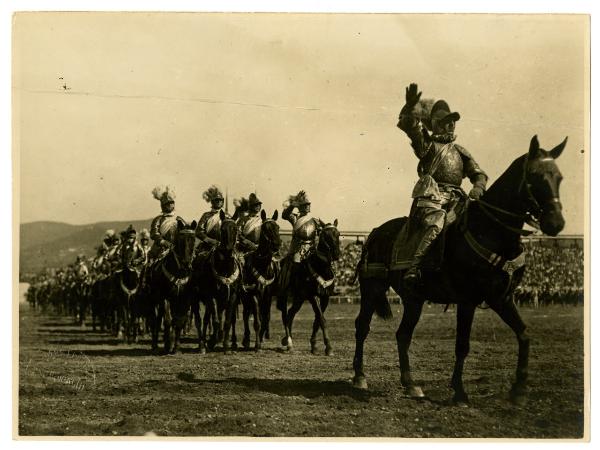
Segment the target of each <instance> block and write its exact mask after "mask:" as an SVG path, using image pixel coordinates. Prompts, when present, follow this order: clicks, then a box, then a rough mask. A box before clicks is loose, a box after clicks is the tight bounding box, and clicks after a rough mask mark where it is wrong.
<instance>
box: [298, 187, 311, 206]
mask: <svg viewBox="0 0 600 450" xmlns="http://www.w3.org/2000/svg"><path fill="white" fill-rule="evenodd" d="M295 203H296V205H298V206H302V205H310V199H309V198H308V195H306V192H304V191H300V192H298V195H296V202H295Z"/></svg>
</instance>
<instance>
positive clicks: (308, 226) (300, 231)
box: [294, 216, 317, 241]
mask: <svg viewBox="0 0 600 450" xmlns="http://www.w3.org/2000/svg"><path fill="white" fill-rule="evenodd" d="M305 217H306V216H304V217H300V218H298V221H297V222H296V224H295V225H294V237H295V238H296V239H298V240H301V241H310V240H313V239H314V238H315V237H316V235H317V225H316V223H315V220H314V219H313V218H312V217H310V218H307V220H302V219H304V218H305Z"/></svg>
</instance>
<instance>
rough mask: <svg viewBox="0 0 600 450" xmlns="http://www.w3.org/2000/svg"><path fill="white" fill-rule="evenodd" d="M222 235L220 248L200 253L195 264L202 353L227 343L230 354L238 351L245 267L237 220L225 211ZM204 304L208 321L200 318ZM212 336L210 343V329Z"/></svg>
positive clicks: (196, 317) (194, 302)
mask: <svg viewBox="0 0 600 450" xmlns="http://www.w3.org/2000/svg"><path fill="white" fill-rule="evenodd" d="M219 215H220V219H221V235H220V240H219V245H217V246H216V247H214V248H213V249H211V250H209V251H207V252H202V253H199V254H198V256H197V257H196V259H195V260H194V270H193V276H192V284H191V285H190V288H189V289H190V290H191V292H192V294H191V295H192V296H193V300H192V305H191V306H192V313H193V315H194V322H195V324H196V329H197V331H198V348H199V350H200V352H201V353H204V352H206V347H207V346H208V348H209V349H210V350H212V349H214V347H215V345H216V344H217V343H218V342H219V341H221V339H222V340H223V350H224V352H225V353H228V352H229V350H230V342H229V340H230V333H231V347H232V348H236V347H237V338H236V336H235V318H236V317H235V315H236V311H237V301H238V296H237V293H238V287H239V282H240V280H241V276H240V274H241V267H240V266H241V264H240V261H239V258H238V256H237V254H236V252H235V245H236V242H237V234H238V227H237V224H236V222H235V221H234V220H233V219H230V218H228V217H226V216H225V213H224V212H223V211H221V212H220V213H219ZM200 302H202V303H203V304H204V305H205V313H204V321H202V320H201V317H200ZM209 325H210V326H212V335H211V337H210V338H209V339H208V341H207V330H208V327H209Z"/></svg>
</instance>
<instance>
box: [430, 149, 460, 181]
mask: <svg viewBox="0 0 600 450" xmlns="http://www.w3.org/2000/svg"><path fill="white" fill-rule="evenodd" d="M435 145H436V150H437V151H439V150H440V148H441V147H442V146H443V144H437V143H436V144H435ZM429 164H431V163H430V162H429V161H427V166H426V167H429ZM463 174H464V168H463V161H462V157H461V156H460V153H459V152H458V150H457V149H456V148H455V147H454V145H451V146H450V148H449V149H448V150H447V151H446V153H445V155H444V157H443V159H442V160H441V161H440V163H439V165H438V167H437V169H436V170H435V172H434V173H433V174H432V176H433V179H434V180H435V181H437V182H438V183H448V184H453V185H455V186H460V185H461V183H462V179H463Z"/></svg>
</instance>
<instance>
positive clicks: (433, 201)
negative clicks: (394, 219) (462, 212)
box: [397, 83, 488, 287]
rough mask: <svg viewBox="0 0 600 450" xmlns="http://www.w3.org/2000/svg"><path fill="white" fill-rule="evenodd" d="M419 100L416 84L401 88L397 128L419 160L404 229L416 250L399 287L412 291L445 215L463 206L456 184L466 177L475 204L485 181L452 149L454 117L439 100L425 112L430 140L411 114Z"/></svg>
mask: <svg viewBox="0 0 600 450" xmlns="http://www.w3.org/2000/svg"><path fill="white" fill-rule="evenodd" d="M420 98H421V92H419V91H418V87H417V85H416V84H414V83H412V84H411V85H410V86H408V87H407V88H406V104H405V105H404V107H403V108H402V110H401V111H400V117H399V121H398V125H397V126H398V128H400V129H401V130H402V131H404V132H405V133H406V134H407V136H408V137H409V139H410V140H411V146H412V148H413V150H414V153H415V155H416V156H417V158H418V159H419V165H418V167H417V172H418V175H419V177H420V178H419V181H418V182H417V184H416V185H415V187H414V189H413V192H412V198H413V203H412V207H411V211H410V218H409V220H410V221H411V226H410V229H411V230H414V232H415V233H419V234H420V236H421V238H420V242H419V243H418V245H417V246H416V250H415V252H414V256H413V259H412V263H411V266H410V267H409V269H408V271H407V272H406V273H405V275H404V280H405V282H406V283H407V284H408V285H409V286H411V287H414V286H415V285H416V284H417V283H418V282H419V281H420V278H421V270H420V269H421V263H422V262H423V259H424V257H425V255H426V254H427V251H428V249H429V248H430V247H431V245H432V243H433V242H434V240H435V239H436V237H437V236H438V235H439V234H440V232H441V231H442V229H443V227H444V224H445V221H446V217H447V213H448V212H449V211H451V210H452V209H453V208H454V207H455V206H456V205H457V204H458V202H460V201H463V200H464V192H463V191H462V189H461V187H460V186H461V183H462V179H463V178H465V177H468V178H469V180H470V181H471V183H472V184H473V188H472V189H471V191H470V192H469V197H471V198H472V199H478V198H479V197H480V196H481V195H482V194H483V193H484V192H485V188H486V184H487V179H488V177H487V175H486V174H485V172H484V171H483V170H482V169H481V168H480V167H479V165H478V164H477V163H476V162H475V160H474V159H473V157H472V156H471V154H470V153H469V152H468V151H467V150H466V149H465V148H464V147H462V146H460V145H458V144H456V143H455V142H454V141H455V140H456V135H455V134H454V130H455V125H456V122H457V121H458V120H459V119H460V114H459V113H458V112H451V110H450V107H449V106H448V104H447V103H446V102H445V101H444V100H438V101H437V102H435V103H434V104H433V106H432V107H431V112H430V116H429V118H428V119H429V124H427V125H429V126H430V129H431V132H432V133H431V134H430V133H429V132H428V130H427V128H426V127H425V126H424V122H427V120H426V119H427V118H426V117H425V118H423V117H418V116H417V114H416V113H415V109H416V106H417V104H419V106H422V103H419V101H420Z"/></svg>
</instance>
